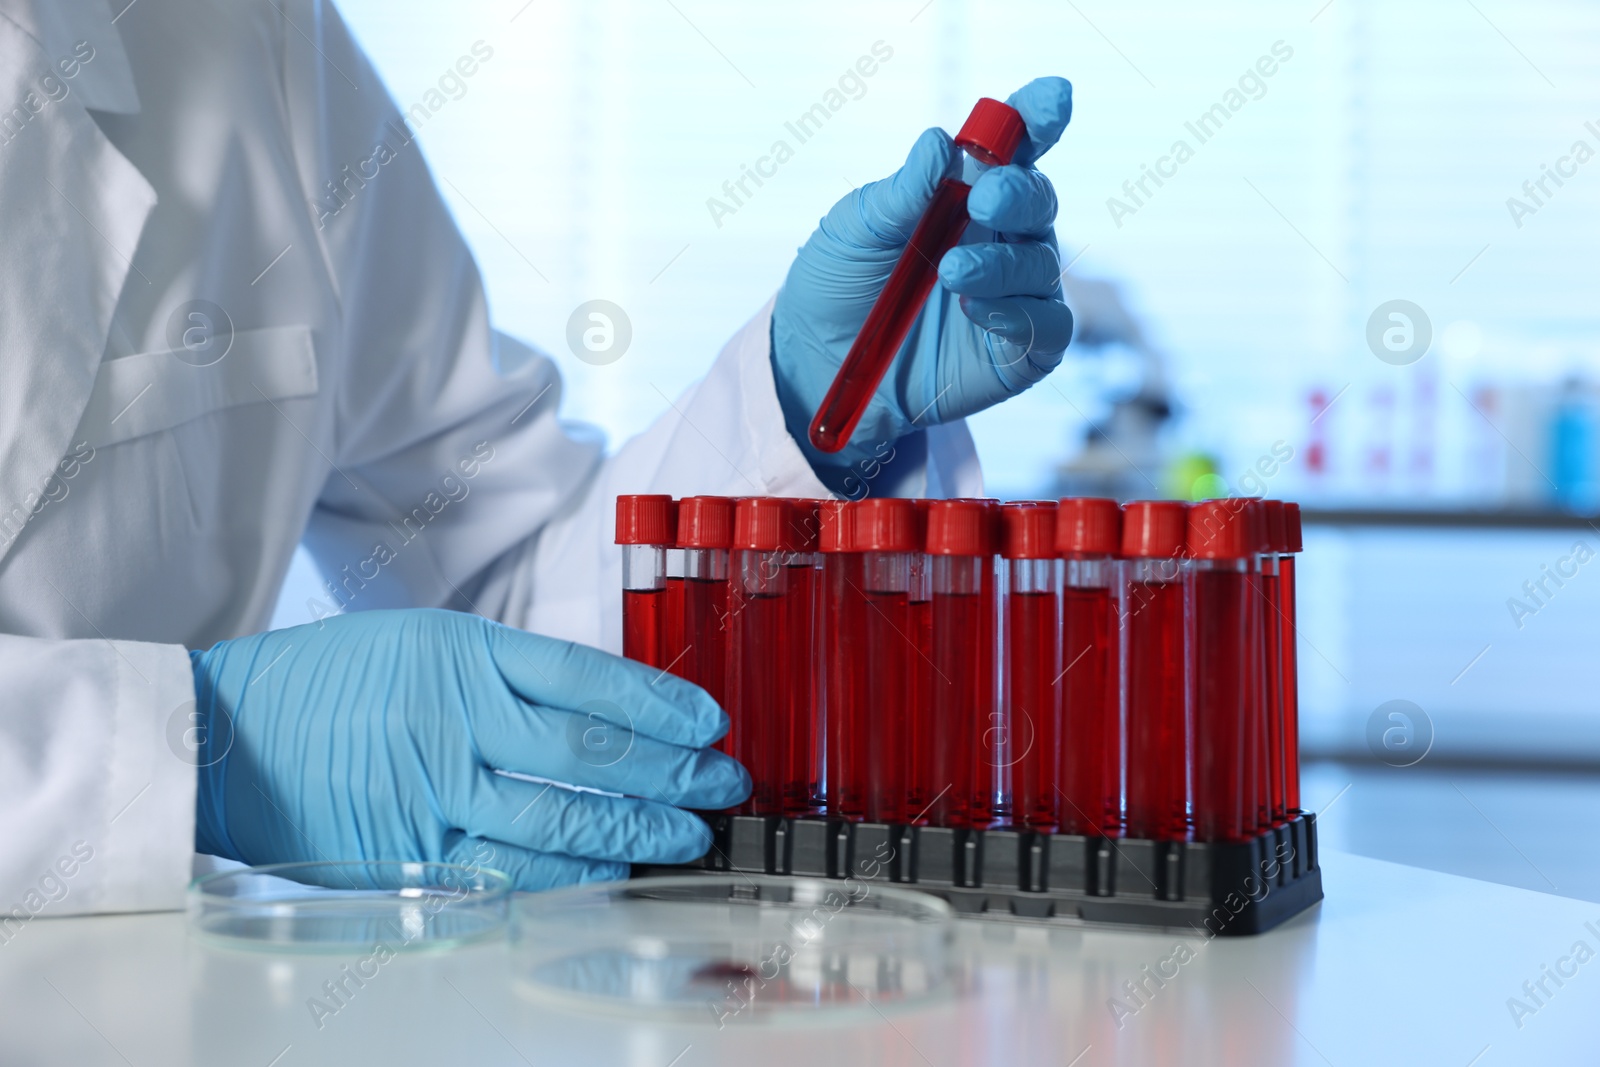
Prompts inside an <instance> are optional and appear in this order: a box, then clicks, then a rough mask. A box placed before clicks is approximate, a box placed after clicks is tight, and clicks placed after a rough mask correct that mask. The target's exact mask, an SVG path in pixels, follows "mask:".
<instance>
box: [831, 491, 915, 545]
mask: <svg viewBox="0 0 1600 1067" xmlns="http://www.w3.org/2000/svg"><path fill="white" fill-rule="evenodd" d="M844 512H845V547H844V551H846V552H918V551H921V548H922V546H921V543H920V542H919V541H918V538H917V509H916V505H914V504H912V502H911V501H909V500H905V499H902V498H899V497H874V498H872V499H870V500H858V501H855V502H853V503H847V504H846V505H845V506H844Z"/></svg>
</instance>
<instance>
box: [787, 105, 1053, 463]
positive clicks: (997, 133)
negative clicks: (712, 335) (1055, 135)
mask: <svg viewBox="0 0 1600 1067" xmlns="http://www.w3.org/2000/svg"><path fill="white" fill-rule="evenodd" d="M1026 133H1027V127H1026V125H1025V124H1024V123H1023V121H1022V116H1021V115H1020V114H1018V113H1017V112H1016V110H1015V109H1013V108H1011V107H1009V106H1008V105H1006V104H1002V103H1001V102H1000V101H998V100H991V99H989V98H988V97H984V98H983V99H981V100H979V101H978V103H977V106H976V107H974V108H973V109H972V113H971V114H970V115H968V116H967V121H966V122H965V123H963V124H962V127H961V131H960V132H959V133H957V134H956V138H955V143H956V146H957V147H959V148H961V149H962V150H963V151H965V152H966V153H967V155H968V156H969V157H971V158H972V159H973V160H974V161H976V162H977V163H978V164H979V165H981V166H986V167H995V166H1004V165H1005V164H1007V163H1010V162H1011V157H1012V154H1013V153H1015V152H1016V149H1017V145H1018V144H1020V143H1021V141H1022V138H1023V135H1024V134H1026ZM970 192H972V187H971V186H970V185H968V184H967V183H966V182H963V181H961V180H959V179H957V178H945V179H943V180H942V181H940V183H939V186H938V188H937V189H935V190H934V194H933V200H932V201H931V202H930V203H929V204H928V207H927V209H926V210H925V211H924V212H923V213H922V218H921V219H919V220H918V221H917V226H916V229H914V230H912V231H911V238H910V240H908V241H907V242H906V247H905V248H904V250H902V251H901V253H900V258H899V260H897V261H896V262H895V265H894V269H893V270H892V271H891V272H890V273H889V280H888V281H887V282H886V283H884V287H883V291H882V292H881V293H879V294H878V299H877V301H876V302H875V303H874V304H873V305H872V310H871V311H869V312H868V313H867V318H866V321H865V322H864V323H862V326H861V332H860V333H858V334H856V339H855V342H854V343H853V344H851V346H850V351H849V353H848V354H847V355H846V356H845V358H844V363H843V364H841V365H840V367H839V373H838V374H837V375H836V376H835V377H834V379H833V385H831V386H830V387H829V388H828V394H827V396H825V397H824V398H823V400H822V406H821V407H820V408H818V409H817V415H816V418H814V419H813V420H812V422H811V429H810V437H811V443H812V444H813V445H815V446H816V447H817V448H818V449H820V450H822V451H823V452H837V451H839V450H840V449H841V448H843V447H844V446H845V443H846V442H848V441H849V440H850V435H851V434H852V433H854V432H855V428H856V424H857V423H859V422H860V421H861V416H862V414H863V413H864V412H865V411H866V410H867V404H868V403H869V402H871V400H872V397H873V394H874V393H876V392H877V390H878V383H879V382H881V381H883V376H884V375H885V374H886V373H887V372H888V370H889V364H890V363H891V362H893V360H894V357H895V353H896V352H898V351H900V346H901V345H902V344H903V343H905V339H906V334H907V333H909V332H910V330H911V324H912V323H913V322H915V321H916V318H917V314H918V313H919V312H920V311H921V310H922V305H923V304H924V303H925V302H926V301H927V299H928V294H929V293H930V292H932V291H933V285H934V282H935V281H937V280H938V271H939V261H940V260H941V259H943V258H944V254H945V253H946V252H948V251H950V249H952V248H954V247H955V246H956V243H957V242H958V241H960V240H961V235H962V234H963V233H964V232H966V228H967V222H968V221H969V218H968V215H967V194H968V193H970Z"/></svg>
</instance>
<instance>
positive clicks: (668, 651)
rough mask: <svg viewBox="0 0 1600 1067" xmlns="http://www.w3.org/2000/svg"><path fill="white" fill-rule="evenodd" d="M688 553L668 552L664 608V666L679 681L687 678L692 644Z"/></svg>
mask: <svg viewBox="0 0 1600 1067" xmlns="http://www.w3.org/2000/svg"><path fill="white" fill-rule="evenodd" d="M684 565H685V564H684V550H683V549H681V548H669V549H667V595H666V598H665V600H664V601H663V604H662V618H661V660H662V665H663V666H664V667H665V668H666V669H667V670H669V671H671V672H672V673H673V674H676V675H677V676H678V677H680V678H682V677H683V672H684V669H685V662H684V661H685V652H686V651H687V650H688V647H689V643H688V639H687V638H686V637H685V629H684V619H683V610H684V596H685V590H684V577H683V572H684Z"/></svg>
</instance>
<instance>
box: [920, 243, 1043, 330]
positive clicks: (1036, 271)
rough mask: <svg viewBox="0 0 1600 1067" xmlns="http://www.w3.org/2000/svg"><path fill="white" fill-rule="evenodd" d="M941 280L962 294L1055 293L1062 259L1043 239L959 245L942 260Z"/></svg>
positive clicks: (992, 295)
mask: <svg viewBox="0 0 1600 1067" xmlns="http://www.w3.org/2000/svg"><path fill="white" fill-rule="evenodd" d="M939 280H940V281H942V282H943V283H944V286H945V288H946V289H949V290H950V291H951V292H953V293H959V294H960V295H962V296H975V297H1000V296H1055V295H1056V294H1057V293H1059V292H1060V291H1061V260H1060V258H1059V257H1058V256H1057V254H1056V250H1055V247H1054V246H1053V245H1049V244H1046V243H1044V242H1043V241H1019V242H1006V243H1000V242H987V243H983V244H971V245H957V246H956V247H955V248H952V249H951V250H950V251H948V252H946V253H945V256H944V259H942V260H940V262H939ZM980 325H982V324H981V323H980Z"/></svg>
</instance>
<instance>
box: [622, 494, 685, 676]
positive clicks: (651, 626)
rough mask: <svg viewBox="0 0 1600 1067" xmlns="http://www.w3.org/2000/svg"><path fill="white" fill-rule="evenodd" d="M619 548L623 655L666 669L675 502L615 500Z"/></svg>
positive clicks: (644, 498)
mask: <svg viewBox="0 0 1600 1067" xmlns="http://www.w3.org/2000/svg"><path fill="white" fill-rule="evenodd" d="M616 540H617V544H619V545H621V546H623V547H622V654H623V655H624V656H627V657H628V658H629V659H634V660H638V661H639V662H640V663H648V664H649V665H650V666H652V667H664V666H666V664H665V662H664V661H663V660H662V652H663V647H662V629H663V626H664V616H665V614H666V611H665V606H664V602H665V600H666V588H667V569H666V565H667V554H666V546H667V545H669V544H671V543H672V540H673V523H672V498H671V497H670V496H661V495H657V494H646V495H633V496H619V497H617V538H616Z"/></svg>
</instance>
